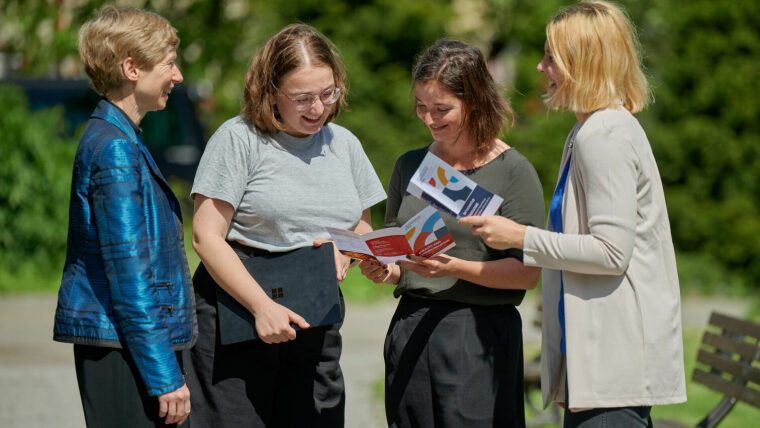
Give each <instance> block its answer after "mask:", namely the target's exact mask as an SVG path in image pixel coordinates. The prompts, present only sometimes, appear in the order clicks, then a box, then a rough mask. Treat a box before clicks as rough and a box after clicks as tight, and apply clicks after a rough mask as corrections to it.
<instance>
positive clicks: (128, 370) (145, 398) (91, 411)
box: [74, 345, 189, 428]
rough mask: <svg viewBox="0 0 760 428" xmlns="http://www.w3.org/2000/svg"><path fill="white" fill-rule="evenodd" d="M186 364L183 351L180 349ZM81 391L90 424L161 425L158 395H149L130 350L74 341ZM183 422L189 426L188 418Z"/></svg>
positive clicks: (126, 427)
mask: <svg viewBox="0 0 760 428" xmlns="http://www.w3.org/2000/svg"><path fill="white" fill-rule="evenodd" d="M177 360H178V361H179V363H180V366H182V352H178V353H177ZM74 363H75V365H76V371H77V382H78V383H79V394H80V396H81V398H82V408H83V409H84V418H85V422H86V423H87V426H88V427H90V428H101V427H108V428H112V427H113V428H121V427H123V428H157V427H167V426H171V427H175V426H177V425H176V424H172V425H166V424H164V422H163V419H161V418H159V417H158V398H156V397H154V396H149V395H148V393H147V389H146V388H145V384H144V383H143V382H142V379H141V378H140V374H139V372H138V371H137V367H136V366H135V363H134V361H133V360H132V357H131V356H130V355H129V351H127V350H125V349H115V348H103V347H99V346H88V345H74ZM181 426H183V427H187V426H189V424H188V423H187V421H185V423H184V424H182V425H181Z"/></svg>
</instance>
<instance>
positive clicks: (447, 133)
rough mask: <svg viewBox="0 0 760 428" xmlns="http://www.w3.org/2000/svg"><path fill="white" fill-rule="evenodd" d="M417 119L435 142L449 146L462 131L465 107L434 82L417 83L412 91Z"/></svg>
mask: <svg viewBox="0 0 760 428" xmlns="http://www.w3.org/2000/svg"><path fill="white" fill-rule="evenodd" d="M414 98H415V102H416V110H417V117H419V118H420V120H421V121H422V123H424V124H425V126H427V127H428V129H429V130H430V133H431V134H432V135H433V139H434V140H435V141H438V142H441V143H445V144H451V143H454V142H455V141H457V140H458V139H459V137H460V136H461V135H462V132H463V131H464V128H465V125H464V120H465V105H464V102H463V101H462V100H461V99H459V97H457V96H456V95H454V93H452V92H451V91H450V90H449V89H448V88H446V87H445V86H443V85H442V84H440V83H439V82H438V81H435V80H428V81H424V82H420V83H417V84H416V85H415V89H414Z"/></svg>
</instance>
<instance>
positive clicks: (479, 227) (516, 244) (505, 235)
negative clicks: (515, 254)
mask: <svg viewBox="0 0 760 428" xmlns="http://www.w3.org/2000/svg"><path fill="white" fill-rule="evenodd" d="M459 224H469V225H470V226H472V228H470V232H472V234H473V235H478V236H480V237H481V238H482V239H483V242H485V243H486V245H488V246H489V247H491V248H495V249H497V250H506V249H507V248H519V249H522V248H523V240H524V239H525V229H526V226H523V225H521V224H517V223H515V222H514V221H512V220H510V219H508V218H504V217H501V216H488V217H480V216H471V217H464V218H460V219H459Z"/></svg>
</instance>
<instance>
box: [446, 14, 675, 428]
mask: <svg viewBox="0 0 760 428" xmlns="http://www.w3.org/2000/svg"><path fill="white" fill-rule="evenodd" d="M546 39H547V41H546V44H545V47H544V57H543V59H542V60H541V62H540V63H539V64H538V71H539V72H541V73H543V74H545V75H546V78H547V80H548V89H547V97H546V99H547V102H548V104H549V105H550V106H552V107H554V108H557V109H567V110H570V111H572V112H573V113H575V116H576V118H577V119H578V123H577V124H576V125H575V127H573V129H572V130H571V131H570V134H569V135H568V137H567V140H566V141H565V146H564V153H563V156H562V162H561V165H560V174H559V177H560V178H559V181H558V183H557V187H556V189H555V192H554V197H553V198H552V201H551V206H550V210H549V224H548V227H547V229H548V230H541V229H538V228H535V227H530V226H527V227H526V226H523V225H520V224H517V223H515V222H512V221H509V220H506V219H503V218H498V217H468V218H465V219H462V220H460V221H461V223H463V224H468V225H471V226H472V231H473V233H475V234H477V235H480V236H481V237H482V238H483V240H484V241H485V242H486V244H488V245H489V246H491V247H494V248H522V249H523V252H524V259H523V262H524V263H525V264H526V265H528V266H540V267H543V268H544V270H543V287H542V288H543V290H542V293H543V307H544V311H543V328H544V330H543V335H542V347H541V363H542V364H541V366H542V373H541V390H542V393H543V397H544V405H548V404H550V403H551V402H552V401H558V402H560V403H562V404H564V406H565V409H566V410H565V419H564V426H565V428H572V427H578V426H583V427H602V426H625V427H645V426H647V425H648V424H650V423H651V418H650V417H649V414H650V411H651V408H652V406H654V405H660V404H672V403H680V402H683V401H685V400H686V386H685V378H684V362H683V344H682V339H681V303H680V291H679V285H678V273H677V271H676V262H675V251H674V249H673V242H672V238H671V233H670V223H669V220H668V213H667V207H666V205H665V194H664V191H663V188H662V182H661V179H660V174H659V171H658V169H657V163H656V162H655V159H654V156H653V154H652V149H651V146H650V144H649V141H648V139H647V136H646V134H645V133H644V130H643V129H642V127H641V125H640V124H639V122H638V121H637V120H636V118H635V117H634V116H633V114H632V113H635V112H637V111H639V110H641V109H642V108H643V107H644V106H645V105H646V104H647V102H648V101H649V99H650V97H649V94H648V89H647V84H646V79H645V78H644V73H643V71H642V69H641V62H640V59H639V54H638V48H637V44H638V42H637V40H636V35H635V32H634V29H633V26H632V25H631V23H630V22H629V21H628V19H627V18H626V17H625V14H624V13H623V11H622V10H621V9H620V8H619V7H617V6H615V5H613V4H611V3H607V2H604V1H588V2H581V3H579V4H577V5H573V6H570V7H568V8H567V9H565V10H563V11H562V12H560V13H559V14H558V15H557V16H556V17H555V18H554V19H552V20H551V21H550V22H549V24H548V25H547V27H546ZM650 426H651V425H650Z"/></svg>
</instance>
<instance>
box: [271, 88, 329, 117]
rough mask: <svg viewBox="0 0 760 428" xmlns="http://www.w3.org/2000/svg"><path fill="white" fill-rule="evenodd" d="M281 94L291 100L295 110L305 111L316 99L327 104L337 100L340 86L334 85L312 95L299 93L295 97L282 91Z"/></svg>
mask: <svg viewBox="0 0 760 428" xmlns="http://www.w3.org/2000/svg"><path fill="white" fill-rule="evenodd" d="M280 93H281V94H282V95H285V97H286V98H287V99H289V100H290V101H292V102H293V104H295V106H296V110H297V111H299V112H302V111H306V110H308V109H310V108H311V106H313V105H314V103H315V102H317V99H319V101H321V102H322V104H324V105H326V106H329V105H333V104H335V102H336V101H338V98H340V88H339V87H334V88H330V89H327V90H325V91H324V92H322V93H321V94H319V95H312V94H299V95H296V96H295V97H291V96H289V95H288V94H286V93H284V92H280Z"/></svg>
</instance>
